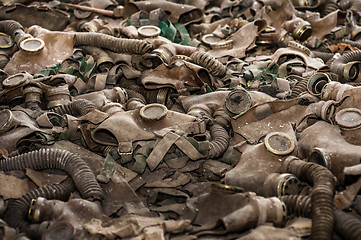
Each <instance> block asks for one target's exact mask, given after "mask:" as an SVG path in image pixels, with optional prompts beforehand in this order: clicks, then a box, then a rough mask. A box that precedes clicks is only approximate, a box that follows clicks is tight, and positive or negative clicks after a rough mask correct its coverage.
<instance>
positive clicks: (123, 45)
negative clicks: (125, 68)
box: [74, 33, 152, 54]
mask: <svg viewBox="0 0 361 240" xmlns="http://www.w3.org/2000/svg"><path fill="white" fill-rule="evenodd" d="M74 45H75V46H81V45H84V46H94V47H99V48H105V49H109V50H111V51H113V52H116V53H128V54H145V53H147V52H150V51H151V50H152V44H150V43H147V42H146V41H144V40H138V39H124V38H116V37H113V36H109V35H106V34H103V33H75V34H74Z"/></svg>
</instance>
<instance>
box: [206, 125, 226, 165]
mask: <svg viewBox="0 0 361 240" xmlns="http://www.w3.org/2000/svg"><path fill="white" fill-rule="evenodd" d="M210 132H211V138H212V140H211V141H210V142H209V152H208V158H217V157H219V156H221V155H222V154H223V153H224V152H225V151H226V150H227V148H228V146H229V140H230V136H229V134H228V132H227V130H226V129H225V128H224V127H223V126H222V125H221V124H218V123H215V124H213V125H212V126H211V127H210Z"/></svg>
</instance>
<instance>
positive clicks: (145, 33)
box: [138, 25, 161, 38]
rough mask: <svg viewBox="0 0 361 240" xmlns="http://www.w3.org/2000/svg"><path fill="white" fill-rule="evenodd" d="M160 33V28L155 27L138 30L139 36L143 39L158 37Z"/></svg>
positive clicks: (149, 26)
mask: <svg viewBox="0 0 361 240" xmlns="http://www.w3.org/2000/svg"><path fill="white" fill-rule="evenodd" d="M149 31H150V32H149ZM160 32H161V30H160V28H159V27H157V26H153V25H147V26H142V27H140V28H138V34H139V35H140V36H141V37H149V38H154V37H158V36H159V35H160Z"/></svg>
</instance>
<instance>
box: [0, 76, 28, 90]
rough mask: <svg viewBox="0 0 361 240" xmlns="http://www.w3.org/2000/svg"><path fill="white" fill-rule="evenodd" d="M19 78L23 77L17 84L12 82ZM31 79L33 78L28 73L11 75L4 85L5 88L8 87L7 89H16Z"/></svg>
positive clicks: (4, 81)
mask: <svg viewBox="0 0 361 240" xmlns="http://www.w3.org/2000/svg"><path fill="white" fill-rule="evenodd" d="M19 76H21V78H19V79H18V80H17V81H16V82H12V81H11V80H13V79H14V78H17V77H19ZM29 77H31V75H30V74H28V73H17V74H14V75H11V76H9V77H7V78H5V79H4V80H3V82H2V84H3V86H4V87H7V88H11V87H16V86H19V85H21V84H22V83H24V82H25V81H26V80H27V79H28V78H29Z"/></svg>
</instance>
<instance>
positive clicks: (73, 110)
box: [49, 99, 96, 117]
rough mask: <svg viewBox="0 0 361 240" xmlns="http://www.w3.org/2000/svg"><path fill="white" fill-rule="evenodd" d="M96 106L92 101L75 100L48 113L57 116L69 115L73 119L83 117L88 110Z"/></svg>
mask: <svg viewBox="0 0 361 240" xmlns="http://www.w3.org/2000/svg"><path fill="white" fill-rule="evenodd" d="M95 108H96V106H95V104H94V103H93V102H92V101H89V100H86V99H77V100H74V101H73V102H71V103H70V104H66V105H61V106H58V107H55V108H53V109H50V110H49V112H55V113H57V114H59V115H64V114H69V115H72V116H75V117H79V116H83V115H85V114H87V113H88V112H89V111H90V110H93V109H95Z"/></svg>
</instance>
